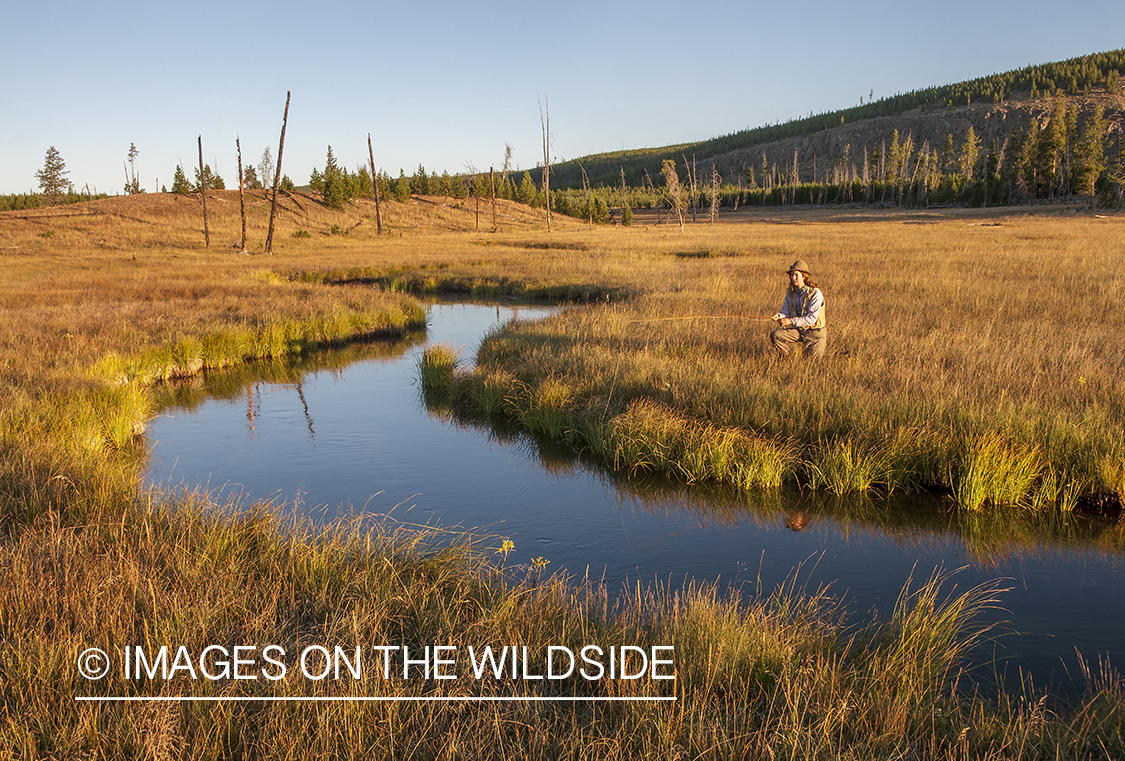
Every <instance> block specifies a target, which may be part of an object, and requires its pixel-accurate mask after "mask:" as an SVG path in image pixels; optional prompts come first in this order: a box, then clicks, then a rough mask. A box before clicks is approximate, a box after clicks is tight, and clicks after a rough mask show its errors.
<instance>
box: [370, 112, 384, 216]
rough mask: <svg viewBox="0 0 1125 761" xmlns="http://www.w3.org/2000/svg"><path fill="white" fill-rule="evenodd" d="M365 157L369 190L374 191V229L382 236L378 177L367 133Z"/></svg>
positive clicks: (373, 152) (373, 153)
mask: <svg viewBox="0 0 1125 761" xmlns="http://www.w3.org/2000/svg"><path fill="white" fill-rule="evenodd" d="M367 157H368V158H369V159H371V189H372V190H374V191H375V229H376V234H377V235H382V234H383V214H382V212H380V211H379V177H378V176H377V175H376V174H375V151H373V150H372V149H371V133H370V132H368V133H367Z"/></svg>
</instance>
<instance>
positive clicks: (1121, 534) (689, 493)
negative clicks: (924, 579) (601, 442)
mask: <svg viewBox="0 0 1125 761" xmlns="http://www.w3.org/2000/svg"><path fill="white" fill-rule="evenodd" d="M429 409H430V411H431V413H433V414H438V415H440V416H442V417H443V418H444V419H446V420H449V421H451V422H452V423H453V424H455V425H458V426H464V427H468V428H471V429H473V430H475V431H478V432H480V433H482V434H483V435H485V436H487V437H489V438H490V439H491V440H493V441H495V442H497V443H498V444H500V445H503V446H507V447H512V448H515V449H517V450H519V451H520V452H521V453H523V456H524V457H525V458H526V459H528V460H530V461H534V462H536V463H537V464H539V465H540V466H541V467H543V468H544V469H546V470H547V471H548V472H550V473H553V474H555V475H559V476H568V475H572V474H574V473H576V472H578V471H579V470H580V469H581V470H585V471H587V472H593V473H596V474H597V475H598V477H599V478H600V479H601V480H602V482H603V483H605V484H606V485H607V486H610V487H611V488H612V489H614V491H616V492H617V494H618V498H619V499H620V500H631V501H633V502H635V503H637V504H639V505H640V506H641V507H642V508H643V509H645V510H646V511H649V512H653V513H659V514H667V513H669V512H680V511H685V512H688V513H690V514H691V515H693V516H695V517H696V518H697V519H698V520H699V521H700V522H701V523H702V524H703V525H710V526H738V525H742V524H745V523H746V522H748V521H750V522H753V523H755V524H758V525H762V526H769V527H781V526H782V525H785V524H787V523H789V522H793V523H794V526H791V528H794V527H795V528H796V529H797V530H801V529H805V528H806V527H811V526H815V525H816V522H817V520H818V519H828V520H831V521H832V522H833V523H834V524H835V525H836V526H838V528H839V530H840V531H841V532H842V534H843V535H844V536H845V537H847V536H848V535H849V534H850V533H851V532H852V531H872V530H874V531H878V532H879V533H881V534H884V535H886V536H890V537H892V538H893V539H894V540H895V541H897V542H902V543H905V544H908V545H910V546H923V547H924V546H933V547H934V548H936V549H944V548H945V547H944V546H945V543H946V542H947V541H948V537H949V536H950V535H952V536H955V537H960V539H961V540H962V541H963V542H964V544H965V548H966V550H967V551H968V553H969V555H970V556H971V558H972V559H973V561H974V562H976V563H978V564H979V565H981V566H982V567H984V568H995V567H998V566H1000V565H1001V564H1003V563H1005V562H1006V561H1008V560H1010V559H1011V558H1013V557H1016V556H1024V557H1036V556H1041V555H1044V554H1046V553H1048V552H1050V551H1051V549H1050V547H1049V546H1048V545H1057V544H1061V545H1065V546H1070V547H1075V548H1098V549H1105V550H1109V551H1112V552H1114V553H1118V554H1125V528H1123V525H1122V524H1118V523H1117V522H1112V521H1105V520H1099V519H1092V518H1087V517H1085V516H1082V515H1076V514H1073V513H1060V512H1058V511H1042V512H1037V511H1031V510H1016V511H1012V510H1004V509H998V508H994V507H987V506H985V507H982V508H981V509H978V510H973V511H967V510H955V509H951V505H950V503H949V501H948V499H947V498H946V497H943V496H941V495H929V494H901V493H897V494H892V495H888V496H881V495H878V494H870V493H865V492H848V493H844V494H835V493H833V492H831V491H828V490H817V491H809V490H803V491H802V490H798V489H795V488H783V489H779V490H775V489H751V490H745V489H742V488H739V487H736V486H734V485H732V484H723V483H716V482H713V481H712V482H700V483H695V484H691V485H688V484H685V483H684V482H683V480H682V479H677V478H674V477H672V475H671V474H670V473H668V472H666V471H664V472H657V471H650V472H647V473H643V472H642V473H634V474H629V472H628V471H619V470H614V469H612V468H610V467H608V466H607V465H606V463H605V461H604V460H603V459H602V458H600V457H597V456H594V455H593V453H592V452H590V451H589V450H582V451H579V450H578V449H576V448H575V447H574V446H573V445H569V444H565V443H562V442H559V441H557V440H553V439H551V438H549V437H547V436H546V435H543V434H539V435H536V434H532V433H530V432H529V431H528V430H527V428H526V427H524V426H522V425H520V424H519V422H518V421H517V420H513V419H511V418H508V417H497V416H487V415H482V414H480V413H477V412H474V411H473V410H472V409H471V408H470V409H464V408H460V407H457V408H454V407H451V406H448V404H442V405H438V406H431V407H429ZM795 515H800V516H802V519H801V520H798V521H795V522H794V521H792V520H791V519H792V518H793V516H795Z"/></svg>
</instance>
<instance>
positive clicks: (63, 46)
mask: <svg viewBox="0 0 1125 761" xmlns="http://www.w3.org/2000/svg"><path fill="white" fill-rule="evenodd" d="M2 19H3V21H2V28H0V72H2V73H0V115H2V118H0V193H16V192H25V191H27V190H29V189H35V188H36V186H37V182H36V180H35V172H36V170H37V169H39V168H40V167H41V166H42V165H43V158H44V154H45V153H46V151H47V148H48V146H51V145H53V146H55V147H56V148H57V149H58V151H59V152H60V153H61V154H62V156H63V159H64V160H65V161H66V166H67V169H68V170H69V171H70V175H69V178H70V180H71V181H72V182H73V183H74V184H75V185H76V186H78V187H79V188H81V187H82V186H84V185H85V184H86V183H89V184H90V186H91V187H96V188H97V189H98V190H99V191H102V192H110V193H112V192H120V191H121V189H122V186H123V184H124V170H123V168H122V163H123V161H124V160H125V157H126V153H127V152H128V149H129V143H130V142H133V143H135V144H136V146H137V149H138V150H139V151H140V156H139V158H138V160H137V171H138V173H139V175H140V180H141V184H142V186H143V187H145V188H146V189H148V190H149V191H153V190H159V187H158V186H156V184H155V183H156V181H157V180H159V182H160V183H161V184H164V185H171V180H172V173H173V171H174V168H175V166H176V164H177V163H179V162H182V163H183V164H184V166H185V167H190V166H191V165H193V164H194V163H195V162H196V161H197V148H196V136H197V135H200V134H201V135H202V136H203V148H204V158H205V160H206V161H207V162H208V163H209V164H211V166H212V167H215V168H217V170H218V171H219V173H220V174H221V175H223V177H224V178H225V179H226V180H227V182H228V185H231V184H232V183H236V182H237V173H236V170H235V150H234V141H235V137H236V136H239V137H240V138H241V141H242V146H243V160H244V162H247V163H251V162H252V163H255V164H256V163H257V161H258V159H259V157H260V156H261V153H262V150H263V149H264V148H265V147H266V145H267V144H268V145H270V146H271V150H272V152H273V153H274V154H275V155H276V152H277V139H278V132H279V130H280V127H281V115H282V110H283V107H284V104H285V91H286V90H287V89H288V90H291V91H292V93H293V99H292V104H291V106H290V113H289V128H288V132H287V134H286V143H285V156H284V166H283V170H284V171H285V173H286V174H288V175H289V176H290V177H292V178H293V180H294V181H295V182H296V183H297V184H298V185H301V184H304V183H306V182H307V181H308V176H309V172H310V170H311V169H312V168H313V167H314V166H317V167H323V165H324V158H325V152H326V149H327V146H328V145H329V144H331V145H332V147H333V151H334V153H335V154H336V157H337V159H338V160H339V161H340V163H342V164H343V165H345V166H347V167H349V168H352V169H354V168H355V167H357V166H358V165H359V164H361V163H365V162H366V159H367V145H366V139H367V134H368V133H369V132H370V133H371V137H372V141H373V142H374V145H375V160H376V162H377V164H379V166H380V169H386V170H387V171H389V172H390V173H391V174H392V175H396V176H397V174H398V171H399V169H400V168H402V169H405V170H406V173H407V174H412V173H413V171H414V170H415V168H416V167H417V166H418V165H419V164H423V165H424V166H425V167H426V169H427V170H429V171H435V170H436V171H439V172H440V171H441V170H443V169H445V170H448V171H449V172H450V173H455V172H459V171H463V170H464V169H465V167H466V166H467V165H468V164H469V163H472V164H473V165H475V166H476V167H477V168H478V169H487V168H488V167H489V165H494V166H496V167H499V166H500V165H501V164H502V162H503V157H504V144H505V143H511V144H512V148H513V151H514V161H515V163H516V164H517V165H519V166H520V167H522V168H524V169H527V168H531V167H533V166H535V165H536V164H537V163H538V162H539V161H540V160H541V157H542V148H541V135H540V121H539V107H538V104H537V98H542V97H543V96H546V97H547V98H548V99H549V103H550V116H551V132H552V135H553V150H552V156H553V158H554V159H569V158H575V157H579V156H583V155H586V154H589V153H597V152H601V151H607V150H617V149H620V148H641V147H648V146H659V145H666V144H669V143H677V142H683V141H689V140H699V139H705V138H708V137H713V136H716V135H721V134H727V133H730V132H734V131H737V130H739V129H743V128H745V127H756V126H759V125H761V124H765V123H770V122H776V121H784V120H786V119H789V118H792V117H796V116H801V115H804V114H807V113H808V112H809V111H810V110H814V111H821V110H830V109H834V108H839V107H845V106H849V105H853V104H856V103H858V102H859V98H860V96H861V95H862V96H864V98H865V99H866V96H867V94H868V92H869V91H871V90H874V92H875V97H876V98H879V97H881V96H886V95H892V94H894V93H896V92H905V91H908V90H913V89H917V88H921V87H926V86H929V85H941V84H947V83H950V82H955V81H960V80H963V79H969V78H973V77H977V76H982V75H985V74H990V73H993V72H998V71H1005V70H1008V69H1013V68H1019V67H1022V66H1024V65H1026V64H1028V63H1043V62H1047V61H1054V60H1061V59H1064V58H1070V57H1074V56H1079V55H1084V54H1087V53H1093V52H1099V51H1104V50H1110V49H1114V48H1118V47H1122V46H1123V45H1125V13H1122V11H1121V5H1120V0H1114V1H1113V2H1109V1H1102V0H1074V1H1073V2H1070V3H1067V4H1060V3H1057V2H1052V3H1047V2H1042V1H1041V0H1030V1H1029V2H963V1H962V0H952V1H951V2H945V3H932V4H931V3H926V4H922V3H892V2H869V1H864V0H861V1H860V2H856V3H843V2H825V1H824V0H809V1H808V2H804V3H788V2H771V3H757V2H742V3H739V2H729V1H728V0H715V2H710V3H700V4H698V5H695V4H687V3H683V2H676V3H672V2H667V0H650V1H649V2H632V1H630V2H614V1H613V0H608V2H590V1H589V0H564V1H563V2H551V3H541V2H534V1H532V2H527V1H526V0H525V1H524V2H506V1H502V2H496V1H492V0H483V1H478V2H464V1H462V2H444V1H442V2H437V1H431V2H410V1H409V0H399V2H384V1H383V0H368V1H367V2H356V1H349V0H337V1H333V0H328V1H327V2H316V3H309V2H301V3H295V2H289V1H288V0H280V1H279V2H272V3H266V2H259V1H258V0H253V1H251V2H240V1H239V0H229V1H228V2H213V1H212V0H203V1H202V2H195V3H182V2H176V3H170V2H166V1H165V0H144V2H135V1H133V0H130V1H129V2H120V1H118V2H110V3H91V2H71V1H69V0H66V1H62V2H60V1H57V0H39V2H21V3H10V4H9V7H7V8H5V9H4V12H3V14H2ZM189 176H190V171H189Z"/></svg>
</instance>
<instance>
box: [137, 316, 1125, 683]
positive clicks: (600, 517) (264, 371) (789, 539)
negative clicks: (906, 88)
mask: <svg viewBox="0 0 1125 761" xmlns="http://www.w3.org/2000/svg"><path fill="white" fill-rule="evenodd" d="M544 313H545V312H544V311H543V310H542V309H541V308H533V307H518V306H513V305H500V306H498V305H479V304H437V305H434V306H432V307H430V311H429V314H430V319H429V328H428V330H427V331H426V333H425V334H424V335H422V334H418V335H412V336H409V337H407V338H406V339H405V340H403V341H401V342H397V343H394V344H373V345H368V346H352V347H347V348H343V349H339V350H335V351H332V352H328V353H325V354H323V355H318V356H315V357H311V358H308V359H306V360H303V361H301V362H289V363H280V362H278V363H263V364H260V365H256V366H252V367H249V368H244V369H240V370H237V371H232V372H230V373H225V374H220V375H213V376H211V377H208V378H206V379H196V380H194V381H192V382H189V383H187V384H185V385H181V386H176V387H173V388H170V389H169V393H170V394H171V395H172V397H173V399H172V400H170V401H172V402H173V403H172V405H171V406H169V407H168V409H167V411H166V412H165V413H164V414H163V415H161V416H160V417H159V418H158V419H156V420H155V421H153V423H152V424H151V425H150V427H149V432H148V440H149V445H150V453H149V469H148V474H147V478H148V479H149V481H150V482H152V483H162V484H166V485H181V484H183V485H187V486H193V487H194V486H203V487H205V488H208V489H211V490H214V491H216V492H218V493H219V494H220V496H224V495H226V496H230V495H234V494H238V493H244V494H245V495H246V496H245V497H244V498H243V501H244V504H249V502H250V501H251V500H258V499H273V500H275V501H277V502H279V503H281V502H287V503H293V502H294V501H296V502H297V504H298V509H299V510H301V511H303V512H306V513H308V514H310V515H315V516H317V517H320V516H324V517H328V518H331V517H334V516H335V515H337V514H339V513H340V512H341V511H343V512H347V511H356V512H359V511H365V512H370V513H376V514H387V513H390V514H391V515H392V516H393V517H394V518H396V519H397V520H399V521H405V522H411V523H423V524H431V525H436V526H442V527H447V528H460V529H466V530H469V529H471V530H473V531H475V532H480V533H483V534H490V535H495V536H496V537H506V538H510V539H511V540H512V542H513V543H514V545H515V549H514V551H513V552H512V554H511V555H510V556H509V558H508V560H507V562H508V563H509V564H512V563H524V564H528V563H531V562H532V560H533V559H534V558H539V557H541V558H545V559H546V560H548V561H550V565H549V566H547V570H548V571H556V570H560V569H564V570H565V571H566V572H568V573H570V574H571V575H577V576H584V575H585V574H587V573H589V575H590V576H592V577H595V578H604V579H605V580H606V581H607V582H609V584H610V588H611V589H620V587H621V584H622V583H625V582H629V583H632V582H635V581H641V582H642V583H643V582H649V581H653V580H658V581H660V582H662V583H671V584H673V585H679V584H682V583H683V582H684V580H685V579H697V580H719V581H720V582H723V583H726V582H733V583H735V584H737V585H739V588H740V589H743V590H745V592H746V593H747V594H754V593H755V592H756V590H759V589H760V590H761V591H762V593H767V592H769V591H771V590H773V589H774V588H775V587H777V585H779V584H781V583H784V582H785V581H786V580H787V579H790V578H793V575H794V574H796V579H797V584H798V585H799V586H800V585H805V586H807V587H808V588H810V589H815V588H817V587H819V586H820V585H822V584H831V587H830V589H831V591H832V592H833V594H835V595H838V596H842V597H843V598H844V599H845V601H846V604H847V607H848V609H849V610H851V611H852V612H853V617H852V618H853V620H862V619H863V618H864V617H865V616H866V615H867V613H868V612H870V611H871V610H878V611H880V612H882V613H886V612H888V611H889V610H890V609H891V607H892V606H893V605H894V603H895V600H896V599H897V598H898V595H899V593H900V592H901V590H902V588H903V585H904V584H905V583H906V582H907V580H908V579H910V578H911V576H913V579H914V580H915V581H916V582H918V583H921V582H923V581H925V580H926V579H927V578H929V576H930V574H931V573H932V572H933V571H934V570H935V569H938V568H941V569H945V570H947V571H953V570H956V569H961V570H959V571H958V572H957V573H956V574H954V575H953V577H952V579H951V580H950V582H949V585H950V586H952V585H954V584H955V585H956V587H957V588H958V589H967V588H969V587H972V586H974V585H976V584H978V583H982V582H986V581H989V580H992V579H996V578H1003V579H1005V580H1006V583H1005V586H1008V587H1010V589H1009V591H1007V592H1005V593H1003V595H1002V598H1001V604H1002V606H1003V608H1004V609H1003V610H996V611H993V612H992V613H993V615H994V617H995V621H997V622H1000V625H999V626H998V627H997V629H996V630H995V631H994V634H996V635H997V637H996V639H994V640H993V641H992V642H990V643H989V644H988V645H987V647H986V650H987V652H985V651H981V652H978V653H977V657H978V658H979V659H980V660H982V661H983V662H984V663H983V665H982V666H980V667H979V668H980V670H979V671H978V676H979V677H980V678H981V679H982V680H983V681H985V682H987V681H990V680H991V679H992V678H993V675H994V674H995V675H999V676H1001V677H1002V678H1004V679H1006V680H1007V681H1009V682H1011V681H1013V680H1014V679H1016V678H1018V676H1019V674H1020V672H1021V671H1022V672H1023V673H1024V674H1027V673H1030V674H1031V675H1032V676H1033V677H1034V679H1035V681H1036V682H1037V683H1040V684H1041V683H1045V682H1056V683H1059V684H1061V685H1062V686H1063V687H1066V686H1068V685H1070V684H1071V683H1072V682H1071V678H1070V675H1073V676H1075V677H1077V675H1078V674H1079V669H1078V661H1077V657H1076V651H1077V652H1078V653H1081V655H1082V656H1083V657H1084V658H1085V659H1087V660H1088V661H1091V662H1092V663H1093V664H1095V667H1096V664H1097V662H1098V659H1099V658H1105V657H1107V656H1108V657H1109V658H1110V660H1111V662H1113V663H1115V665H1117V666H1118V667H1119V668H1120V666H1121V663H1120V661H1121V658H1122V654H1121V647H1122V645H1123V644H1125V547H1123V545H1125V540H1123V538H1122V531H1121V530H1120V529H1115V528H1114V526H1113V524H1112V523H1111V522H1109V521H1106V520H1103V519H1097V518H1085V517H1081V516H1076V517H1073V518H1058V517H1054V518H1051V519H1046V520H1040V521H1036V520H1034V519H1031V518H1029V517H1026V516H1022V515H1021V516H1016V518H1015V519H1013V518H1011V517H1010V516H987V515H985V516H963V515H958V514H956V513H955V512H951V511H950V510H949V509H948V506H947V504H946V502H944V501H943V500H942V499H941V498H939V497H925V498H917V497H915V498H899V497H895V498H894V499H893V500H891V501H886V500H867V499H853V500H837V499H831V498H828V497H826V496H824V495H822V494H810V493H804V494H802V493H800V492H798V491H796V490H793V491H783V492H781V493H780V494H777V493H766V494H759V495H749V496H745V495H743V496H737V495H730V494H722V493H714V492H708V491H706V490H701V489H687V488H681V487H678V486H677V485H675V484H669V483H667V482H665V481H663V480H660V479H625V478H622V477H620V476H618V475H615V474H611V473H607V472H606V471H605V470H604V469H603V468H601V467H599V466H597V465H596V464H592V463H585V462H583V461H582V460H581V458H579V457H578V456H577V455H575V454H574V453H573V452H571V451H569V450H567V449H565V448H561V447H558V446H556V445H553V444H551V443H550V442H542V441H537V440H535V439H534V438H532V437H531V436H529V435H527V434H525V433H521V432H519V431H516V430H513V429H511V428H506V427H503V426H500V427H497V426H496V425H494V424H490V423H488V422H487V421H481V422H477V423H473V422H465V421H458V420H456V419H452V418H450V417H449V416H448V415H444V414H442V413H441V412H440V411H430V410H428V409H427V408H426V406H425V404H424V403H423V401H422V398H421V393H420V389H419V384H418V380H417V367H416V365H417V361H418V358H419V356H420V355H421V352H422V350H423V349H424V348H425V347H426V346H427V345H429V344H431V343H449V344H453V345H454V346H458V347H461V355H462V357H465V358H471V357H472V356H473V354H474V353H475V350H476V346H477V344H478V343H479V340H480V338H481V337H482V336H483V335H484V334H485V333H486V332H487V331H488V330H489V329H490V328H491V327H492V326H494V325H496V324H498V323H502V322H504V321H506V320H508V319H512V318H518V319H533V318H535V317H537V316H541V315H543V314H544ZM493 543H494V544H497V545H498V544H499V539H497V540H496V541H494V542H493ZM993 657H994V660H992V662H991V663H989V660H990V659H993Z"/></svg>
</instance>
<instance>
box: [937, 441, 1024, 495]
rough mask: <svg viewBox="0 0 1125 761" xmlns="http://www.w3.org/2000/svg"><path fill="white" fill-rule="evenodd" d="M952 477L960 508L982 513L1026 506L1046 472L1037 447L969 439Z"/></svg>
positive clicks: (1008, 442)
mask: <svg viewBox="0 0 1125 761" xmlns="http://www.w3.org/2000/svg"><path fill="white" fill-rule="evenodd" d="M955 467H956V472H955V474H954V475H953V477H952V481H953V496H954V498H955V499H956V500H957V504H959V505H960V506H962V507H965V508H967V509H969V510H979V509H980V508H981V507H982V506H983V505H985V504H986V503H988V504H992V505H995V506H998V507H1007V506H1015V505H1020V504H1024V503H1025V502H1026V500H1027V499H1028V497H1029V495H1030V493H1031V490H1032V487H1033V486H1034V484H1035V482H1036V480H1037V479H1038V478H1039V475H1040V473H1041V472H1042V470H1043V463H1042V460H1041V457H1040V453H1039V449H1038V447H1031V448H1021V447H1018V446H1017V445H1015V444H1013V443H1012V442H1010V441H1007V440H1005V439H1004V438H1002V437H1000V436H995V435H977V436H966V437H965V438H964V439H962V441H961V446H960V452H959V453H958V457H957V462H956V466H955Z"/></svg>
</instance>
